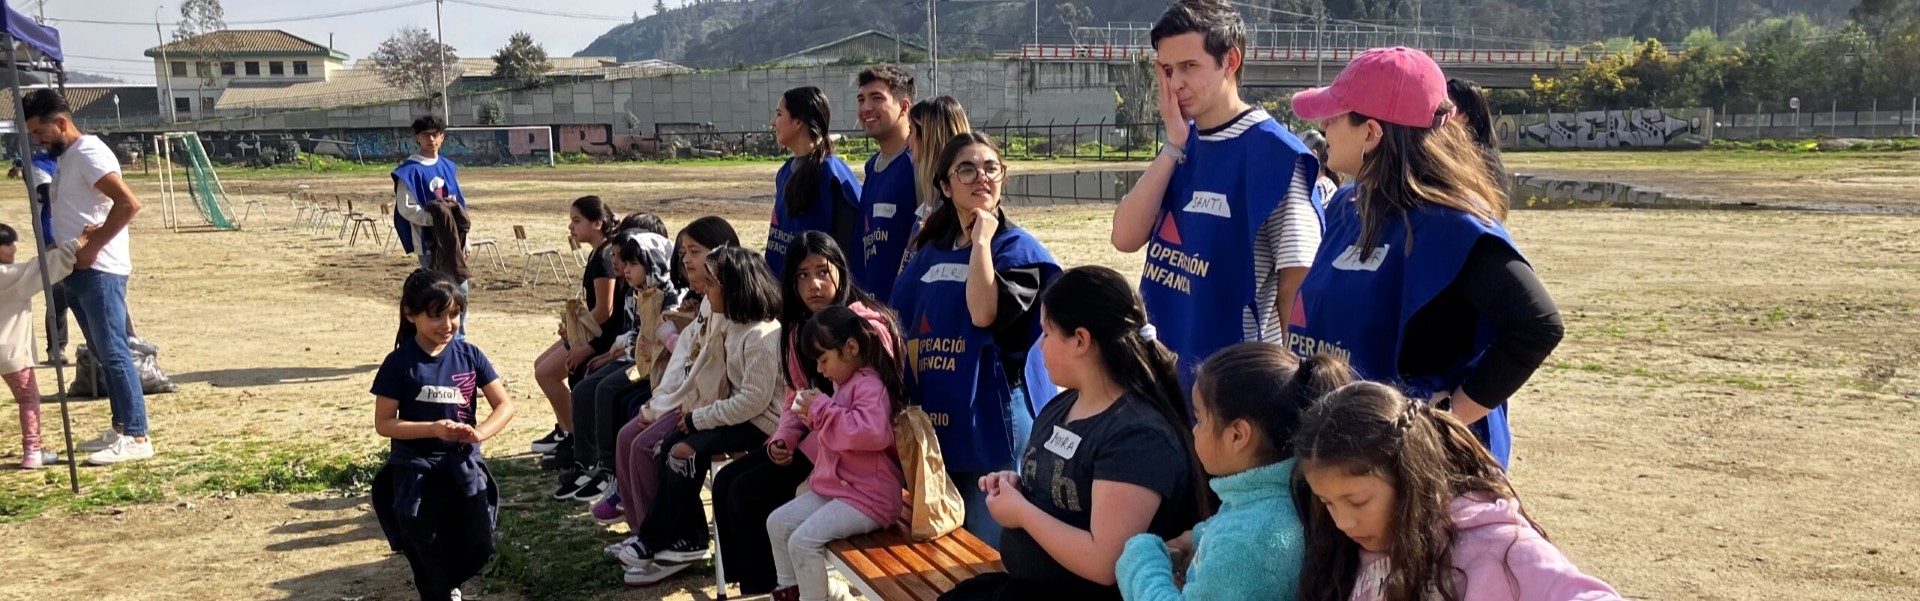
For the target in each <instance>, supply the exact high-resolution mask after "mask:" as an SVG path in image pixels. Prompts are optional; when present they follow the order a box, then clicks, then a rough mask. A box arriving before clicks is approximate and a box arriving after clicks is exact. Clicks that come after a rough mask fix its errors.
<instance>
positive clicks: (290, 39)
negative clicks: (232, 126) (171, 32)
mask: <svg viewBox="0 0 1920 601" xmlns="http://www.w3.org/2000/svg"><path fill="white" fill-rule="evenodd" d="M145 54H146V56H148V57H151V58H152V59H153V68H154V76H155V80H156V81H158V82H159V90H160V94H161V96H162V97H163V98H164V99H165V100H166V102H168V103H170V105H171V108H172V110H173V111H174V113H175V115H176V116H177V117H178V118H179V119H180V120H188V119H198V118H203V117H210V116H212V115H213V111H214V110H215V108H216V107H217V106H218V104H219V99H220V98H221V95H222V93H223V92H224V91H225V90H226V89H227V88H228V87H230V86H239V87H254V86H290V85H293V84H299V83H309V82H325V81H327V80H328V79H330V78H331V77H332V76H333V75H334V73H335V72H337V71H340V70H342V69H345V68H346V61H347V54H346V53H345V52H341V51H338V50H334V49H333V48H331V47H330V46H323V45H320V44H316V43H314V42H311V41H308V40H306V39H304V38H301V37H299V36H295V35H293V34H290V33H287V32H284V31H279V30H273V29H229V30H224V31H217V32H214V33H210V34H206V35H202V36H197V37H193V38H188V39H184V40H179V41H175V42H173V43H170V44H166V45H164V46H158V47H155V48H150V49H148V50H147V51H146V53H145ZM164 108H166V106H165V105H163V109H164Z"/></svg>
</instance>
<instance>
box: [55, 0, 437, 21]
mask: <svg viewBox="0 0 1920 601" xmlns="http://www.w3.org/2000/svg"><path fill="white" fill-rule="evenodd" d="M432 3H433V0H406V1H405V2H397V3H394V4H387V5H382V6H375V7H372V8H361V9H354V10H344V11H338V12H331V13H323V14H316V15H302V16H297V17H278V18H272V19H248V20H244V21H227V25H272V24H275V23H297V22H300V21H318V20H321V19H334V18H339V17H353V16H359V15H367V14H373V13H379V12H387V11H390V10H399V9H402V8H411V7H415V6H421V5H425V4H432ZM47 20H48V21H54V22H57V23H84V24H87V25H119V26H128V27H152V26H153V22H152V21H145V22H142V21H99V20H93V19H66V18H61V17H47Z"/></svg>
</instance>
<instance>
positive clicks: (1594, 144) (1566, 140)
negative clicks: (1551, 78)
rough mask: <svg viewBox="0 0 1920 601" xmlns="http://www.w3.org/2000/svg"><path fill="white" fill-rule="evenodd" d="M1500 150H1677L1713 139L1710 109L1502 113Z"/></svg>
mask: <svg viewBox="0 0 1920 601" xmlns="http://www.w3.org/2000/svg"><path fill="white" fill-rule="evenodd" d="M1493 128H1494V132H1495V133H1496V134H1497V135H1499V137H1500V146H1501V147H1502V148H1512V149H1568V148H1681V147H1699V146H1704V145H1706V143H1707V142H1709V141H1712V139H1713V110H1712V109H1634V110H1624V111H1585V112H1579V113H1549V114H1526V115H1502V116H1500V118H1499V119H1498V120H1496V121H1495V122H1494V126H1493Z"/></svg>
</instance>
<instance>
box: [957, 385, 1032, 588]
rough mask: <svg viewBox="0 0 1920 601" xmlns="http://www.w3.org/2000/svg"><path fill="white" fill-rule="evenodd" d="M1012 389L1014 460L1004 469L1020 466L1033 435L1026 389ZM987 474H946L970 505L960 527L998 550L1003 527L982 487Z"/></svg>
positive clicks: (1015, 469)
mask: <svg viewBox="0 0 1920 601" xmlns="http://www.w3.org/2000/svg"><path fill="white" fill-rule="evenodd" d="M1011 392H1012V393H1013V402H1012V407H1011V411H1010V412H1009V417H1011V418H1012V423H1011V424H1010V425H1011V426H1012V428H1013V429H1012V431H1011V432H1009V433H1008V440H1009V441H1011V442H1012V443H1013V464H1012V465H1009V466H1005V467H1003V468H1001V469H1010V470H1013V471H1015V472H1018V471H1020V469H1021V468H1020V458H1021V457H1022V456H1023V455H1025V454H1026V452H1027V442H1028V439H1029V438H1032V435H1033V408H1032V406H1031V405H1030V404H1029V403H1028V402H1027V391H1026V389H1024V388H1021V387H1019V386H1015V387H1013V389H1012V391H1011ZM985 475H986V474H982V473H973V472H952V471H950V472H948V473H947V476H948V477H950V478H952V479H953V485H954V486H955V487H957V488H959V489H960V499H961V500H963V501H965V502H966V506H967V516H966V520H965V521H964V522H962V523H961V524H960V527H961V528H963V529H965V530H966V531H967V532H968V533H970V534H972V535H973V536H974V538H978V539H980V542H983V543H986V544H987V546H989V547H993V548H994V549H995V550H998V549H999V548H1000V531H1001V530H1003V528H1001V527H1000V522H997V521H994V519H993V514H991V513H989V512H988V511H987V493H985V492H981V490H980V477H981V476H985Z"/></svg>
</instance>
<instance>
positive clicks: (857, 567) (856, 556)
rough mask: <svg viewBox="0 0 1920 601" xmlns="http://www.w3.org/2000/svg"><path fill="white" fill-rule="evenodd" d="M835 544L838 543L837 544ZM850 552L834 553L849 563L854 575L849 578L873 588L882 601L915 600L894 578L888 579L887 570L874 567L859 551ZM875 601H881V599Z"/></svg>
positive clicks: (851, 550)
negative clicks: (894, 600) (891, 600)
mask: <svg viewBox="0 0 1920 601" xmlns="http://www.w3.org/2000/svg"><path fill="white" fill-rule="evenodd" d="M835 544H838V543H837V542H836V543H835ZM849 551H850V552H845V553H843V552H840V551H838V550H836V551H835V552H834V555H835V556H837V557H839V558H840V559H841V561H845V562H847V567H849V568H853V572H854V573H853V574H849V576H853V577H855V578H859V579H860V581H861V582H864V583H866V585H867V586H869V587H872V588H873V591H874V592H876V593H879V594H880V598H881V599H898V600H901V601H913V600H914V599H915V597H914V596H913V595H912V594H910V593H908V592H907V590H906V589H904V588H901V587H900V585H899V584H897V583H896V582H895V579H894V578H891V577H888V576H887V573H886V571H885V570H882V569H881V568H880V566H877V565H874V563H873V562H872V561H870V560H868V559H867V556H866V555H865V554H863V553H861V552H860V551H859V550H857V549H849ZM874 601H880V599H876V600H874Z"/></svg>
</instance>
